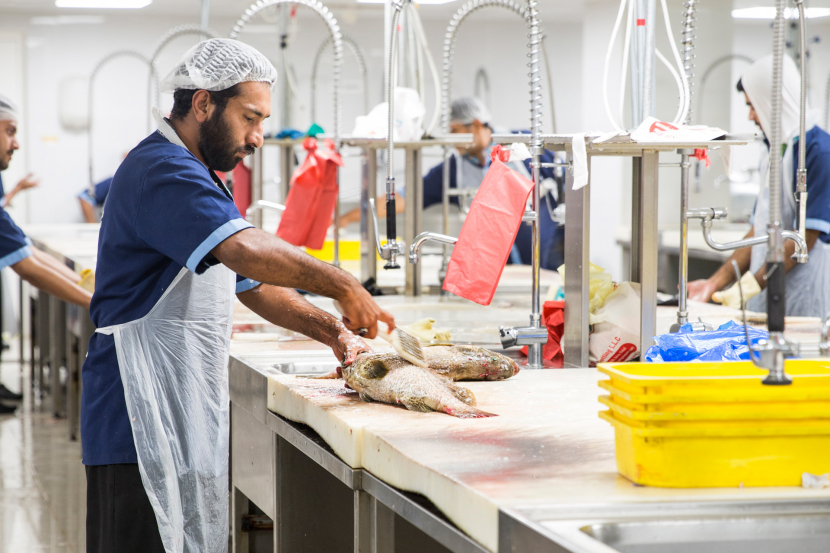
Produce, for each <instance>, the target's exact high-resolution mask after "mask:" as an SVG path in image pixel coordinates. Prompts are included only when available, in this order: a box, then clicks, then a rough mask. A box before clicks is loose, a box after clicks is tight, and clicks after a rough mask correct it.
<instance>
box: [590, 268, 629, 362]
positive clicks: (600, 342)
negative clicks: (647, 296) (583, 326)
mask: <svg viewBox="0 0 830 553" xmlns="http://www.w3.org/2000/svg"><path fill="white" fill-rule="evenodd" d="M592 319H593V323H592V324H593V332H592V333H591V337H590V338H589V345H588V359H589V360H590V362H591V363H625V362H626V361H631V360H632V359H634V358H635V357H637V356H638V355H639V354H640V347H639V344H640V333H639V329H640V285H639V284H637V283H632V282H623V283H622V284H620V285H618V286H617V288H616V289H615V290H614V291H613V292H611V293H610V294H609V295H608V297H607V298H605V304H604V305H603V306H602V307H600V308H599V309H598V310H597V312H596V314H595V315H594V317H593V318H592Z"/></svg>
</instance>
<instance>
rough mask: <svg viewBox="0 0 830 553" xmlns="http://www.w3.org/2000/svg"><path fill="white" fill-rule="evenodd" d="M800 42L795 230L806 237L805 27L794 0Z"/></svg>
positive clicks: (800, 4) (799, 1)
mask: <svg viewBox="0 0 830 553" xmlns="http://www.w3.org/2000/svg"><path fill="white" fill-rule="evenodd" d="M795 3H796V6H798V26H799V35H800V39H801V40H800V42H801V98H800V103H799V107H800V113H799V118H798V171H797V172H796V188H795V201H796V205H797V206H798V219H797V226H796V229H795V230H796V232H798V234H799V236H801V238H802V239H806V237H807V230H806V228H805V226H806V224H807V122H806V117H807V29H806V23H805V18H804V1H803V0H796V2H795Z"/></svg>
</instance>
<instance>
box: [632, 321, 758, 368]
mask: <svg viewBox="0 0 830 553" xmlns="http://www.w3.org/2000/svg"><path fill="white" fill-rule="evenodd" d="M768 338H769V332H767V331H766V330H759V329H757V328H752V327H749V340H750V341H751V342H752V343H753V344H757V343H758V341H759V340H766V339H768ZM654 341H655V342H657V345H654V346H651V347H650V348H648V351H646V355H645V360H646V361H648V362H649V363H662V362H666V361H749V348H747V347H746V336H745V334H744V327H743V325H739V324H737V323H736V322H735V321H729V322H728V323H726V324H724V325H722V326H721V327H720V328H718V329H717V330H703V331H699V332H694V331H693V330H692V325H690V324H685V325H683V326H682V327H680V332H678V333H677V334H663V335H662V336H655V337H654Z"/></svg>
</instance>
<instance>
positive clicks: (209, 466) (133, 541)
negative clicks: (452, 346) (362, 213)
mask: <svg viewBox="0 0 830 553" xmlns="http://www.w3.org/2000/svg"><path fill="white" fill-rule="evenodd" d="M275 80H276V70H275V69H274V68H273V66H272V65H271V64H270V62H269V61H268V60H267V59H266V58H265V57H264V56H263V55H262V54H260V53H259V52H257V51H256V50H254V49H253V48H251V47H250V46H247V45H245V44H243V43H240V42H237V41H233V40H227V39H211V40H206V41H203V42H201V43H199V44H198V45H197V46H195V47H194V48H193V49H191V50H190V51H189V52H188V53H187V54H186V55H185V57H184V59H183V60H182V61H181V63H180V64H179V65H177V67H176V68H175V69H174V70H173V72H172V73H171V74H170V75H169V76H168V77H167V78H166V79H165V80H164V82H163V83H162V87H161V89H162V91H164V92H167V91H172V92H173V93H174V95H173V98H174V105H173V110H172V112H171V115H170V118H169V119H167V118H162V117H161V114H160V113H158V111H157V110H156V113H155V114H154V115H155V116H156V120H157V122H158V123H159V131H157V132H155V133H153V134H151V135H150V136H148V137H147V138H146V139H144V140H143V141H142V142H141V143H140V144H139V145H138V146H136V148H134V149H133V150H132V151H131V152H130V153H129V155H128V156H127V157H126V159H125V160H124V161H123V163H122V164H121V166H120V167H119V168H118V170H117V172H116V174H115V176H114V178H113V182H112V186H111V188H110V193H109V196H108V198H107V209H106V212H105V213H104V217H103V220H102V224H101V234H100V239H99V253H98V271H97V275H96V291H95V295H94V298H93V300H92V307H91V315H92V319H93V322H94V323H95V325H96V327H97V328H98V333H96V334H95V336H93V338H92V339H91V341H90V345H89V355H88V357H87V359H86V362H85V363H84V367H83V397H82V402H81V429H82V432H81V435H82V440H83V462H84V464H85V465H86V470H87V533H86V535H87V551H88V552H99V551H100V552H104V551H107V552H110V551H119V552H131V551H136V552H138V551H141V552H156V551H158V552H160V551H163V550H164V546H166V547H167V548H168V549H169V550H173V549H174V547H176V548H181V547H183V550H184V551H193V552H196V551H200V552H201V551H204V552H212V551H225V550H226V549H225V548H226V547H227V532H228V529H227V523H228V516H227V513H228V494H227V490H228V480H227V478H228V474H227V462H228V454H229V453H228V440H229V431H230V429H229V424H228V410H229V405H228V383H227V355H228V344H229V336H230V330H231V311H232V309H233V298H232V295H231V288H232V287H233V281H235V283H236V284H235V292H236V296H237V297H238V298H239V299H240V300H241V301H242V303H244V304H245V305H246V306H248V307H249V308H250V309H251V310H253V311H254V312H255V313H257V314H259V315H261V316H262V317H264V318H265V319H267V320H269V321H271V322H273V323H275V324H278V325H280V326H283V327H285V328H288V329H291V330H294V331H297V332H301V333H303V334H305V335H306V336H309V337H310V338H312V339H315V340H318V341H320V342H322V343H324V344H326V345H328V346H330V347H331V348H332V350H333V351H334V352H335V354H336V355H337V356H338V358H340V359H342V360H343V362H344V363H345V364H349V363H351V362H352V361H353V360H354V357H355V356H356V355H357V353H359V352H360V351H365V350H367V349H368V348H367V347H366V344H364V343H363V342H362V340H360V339H359V338H358V337H357V336H355V335H354V334H352V333H351V332H350V331H348V330H347V329H346V327H345V326H344V325H343V323H341V322H340V321H339V320H338V319H336V318H335V317H333V316H331V315H329V314H328V313H326V312H324V311H321V310H319V309H317V308H315V307H313V306H312V305H311V304H310V303H309V302H307V301H306V300H305V299H304V298H303V297H302V296H300V295H299V294H298V293H297V292H296V291H295V289H296V288H299V289H303V290H307V291H309V292H312V293H316V294H319V295H323V296H327V297H330V298H334V299H336V300H337V301H338V302H339V303H340V304H341V306H342V309H343V312H344V322H345V323H346V324H347V325H348V326H349V328H351V329H352V330H355V331H357V332H358V333H359V334H361V335H366V336H369V337H374V336H375V335H376V332H377V321H378V320H379V319H380V320H383V321H385V322H386V323H387V324H388V325H389V327H390V328H394V319H393V318H392V316H391V315H389V314H388V313H386V312H384V311H383V310H381V309H380V308H379V307H378V306H377V305H376V304H375V303H374V301H373V300H372V298H371V296H369V294H368V293H367V292H366V291H365V290H364V289H363V287H362V286H361V285H360V283H359V282H358V281H357V280H355V279H354V278H353V277H352V276H351V275H349V274H348V273H346V272H344V271H342V270H340V269H338V268H336V267H333V266H331V265H328V264H326V263H323V262H320V261H318V260H316V259H314V258H312V257H310V256H308V255H306V254H305V253H304V252H302V251H300V250H299V249H297V248H295V247H294V246H291V245H290V244H287V243H285V242H283V241H282V240H280V239H279V238H277V237H275V236H273V235H271V234H269V233H266V232H263V231H261V230H259V229H256V228H253V227H252V226H251V225H250V224H249V223H248V222H247V221H245V220H244V219H243V218H242V217H241V216H240V214H239V212H238V210H237V208H236V206H235V205H234V203H233V199H232V198H231V196H230V193H229V192H228V190H227V189H226V188H225V187H224V185H223V184H222V182H221V181H220V180H219V179H218V178H217V177H216V174H215V173H214V171H230V170H232V169H233V168H234V166H236V164H237V163H238V162H239V161H241V160H242V159H243V158H244V157H245V156H246V155H249V154H251V153H253V152H254V150H255V148H258V147H261V146H262V142H263V121H264V119H265V118H267V117H268V116H269V115H270V110H271V86H272V85H273V83H274V82H275ZM230 271H233V273H235V276H234V275H233V273H231V272H230ZM182 544H183V545H182Z"/></svg>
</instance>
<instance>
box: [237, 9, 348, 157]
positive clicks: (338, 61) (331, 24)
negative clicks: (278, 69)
mask: <svg viewBox="0 0 830 553" xmlns="http://www.w3.org/2000/svg"><path fill="white" fill-rule="evenodd" d="M279 4H296V5H299V6H305V7H307V8H310V9H311V10H313V11H314V12H315V13H316V14H317V15H318V16H320V18H321V19H322V20H323V22H324V23H325V24H326V27H327V28H328V31H329V35H331V39H332V43H333V45H334V129H333V133H332V134H333V135H334V143H335V144H336V145H337V147H338V148H339V147H340V144H339V139H340V71H341V67H342V65H343V35H342V34H341V33H340V26H339V25H338V24H337V20H336V19H335V18H334V15H333V14H332V13H331V11H329V9H328V8H327V7H325V6H324V5H323V3H322V2H320V1H319V0H259V1H258V2H256V3H255V4H251V6H250V7H249V8H248V9H247V10H245V13H243V14H242V16H241V17H240V18H239V20H238V21H237V22H236V25H234V27H233V30H232V31H231V34H230V38H233V39H236V38H237V37H238V36H239V33H241V32H242V30H243V29H244V28H245V25H247V24H248V22H249V21H250V20H251V19H252V18H254V17H255V16H256V15H257V14H259V13H260V12H262V11H263V10H265V9H266V8H269V7H271V6H276V5H279ZM283 78H285V75H283Z"/></svg>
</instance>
